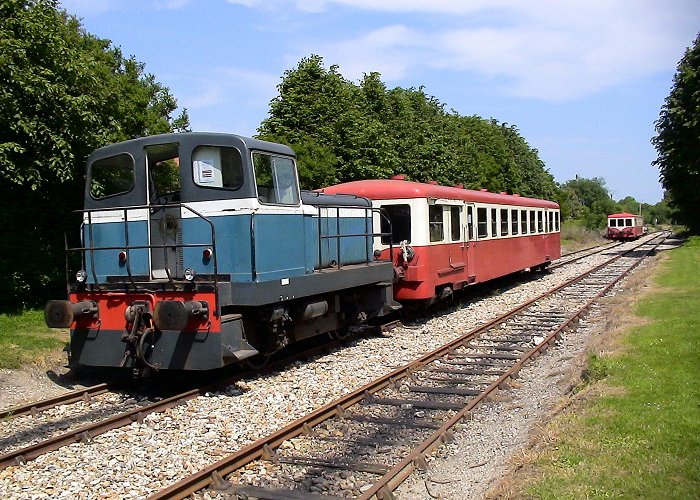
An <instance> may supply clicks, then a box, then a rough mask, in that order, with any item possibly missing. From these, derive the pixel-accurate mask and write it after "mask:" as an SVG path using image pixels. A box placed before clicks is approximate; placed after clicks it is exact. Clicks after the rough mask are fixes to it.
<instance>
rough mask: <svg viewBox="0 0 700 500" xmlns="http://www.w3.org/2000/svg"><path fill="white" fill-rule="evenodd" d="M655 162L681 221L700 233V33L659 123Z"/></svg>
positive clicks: (681, 64) (655, 143) (686, 54)
mask: <svg viewBox="0 0 700 500" xmlns="http://www.w3.org/2000/svg"><path fill="white" fill-rule="evenodd" d="M656 131H657V136H656V137H654V139H653V140H652V142H653V144H654V146H655V147H656V151H657V153H658V157H657V159H656V161H655V164H656V165H657V166H658V167H659V170H660V172H661V181H662V183H663V185H664V187H665V188H666V189H667V190H668V193H669V195H670V201H671V204H672V206H673V207H675V208H676V209H677V217H678V220H679V222H681V223H683V224H685V225H686V226H687V227H688V229H689V230H690V231H691V232H692V233H694V234H700V210H698V200H699V199H700V197H699V196H698V193H700V34H699V35H698V36H697V38H696V39H695V42H694V44H693V47H691V48H689V49H688V50H687V51H686V53H685V55H684V56H683V58H682V59H681V61H680V62H679V63H678V68H677V71H676V75H675V77H674V79H673V88H672V89H671V93H670V95H669V96H668V97H667V98H666V102H665V103H664V106H663V107H662V109H661V114H660V116H659V120H658V121H657V122H656Z"/></svg>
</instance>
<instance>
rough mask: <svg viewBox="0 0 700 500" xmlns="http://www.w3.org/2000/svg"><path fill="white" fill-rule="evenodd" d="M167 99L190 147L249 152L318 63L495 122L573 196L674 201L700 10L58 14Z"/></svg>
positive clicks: (592, 4) (310, 4)
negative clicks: (182, 116)
mask: <svg viewBox="0 0 700 500" xmlns="http://www.w3.org/2000/svg"><path fill="white" fill-rule="evenodd" d="M60 4H61V6H62V7H63V8H64V9H66V10H67V11H68V12H69V13H71V14H73V15H75V16H76V17H78V18H79V19H81V21H82V24H83V26H84V28H85V29H86V31H88V32H90V33H92V34H94V35H96V36H99V37H100V38H107V39H109V40H111V41H112V43H113V45H114V46H117V47H121V49H122V51H123V52H124V54H125V55H127V56H134V57H135V58H136V59H137V60H138V61H140V62H142V63H144V64H145V71H146V72H147V73H151V74H153V75H155V78H156V80H157V81H158V82H160V83H161V84H163V85H165V86H166V87H168V88H169V89H170V91H171V93H172V94H173V95H174V96H175V97H176V98H177V100H178V104H179V105H180V106H181V107H184V108H187V110H188V113H189V117H190V123H191V128H192V130H194V131H210V132H229V133H235V134H239V135H244V136H249V137H250V136H253V135H254V134H256V132H257V128H258V126H259V125H260V122H261V121H262V120H264V119H265V118H266V117H267V115H268V111H269V103H270V101H271V100H272V99H273V98H274V97H275V96H276V95H277V85H278V84H279V83H280V82H281V80H282V78H283V76H284V72H285V71H287V70H290V69H294V68H295V67H296V66H297V65H298V63H299V61H300V60H301V59H302V58H304V57H308V56H310V55H312V54H317V55H320V56H321V57H322V58H323V61H324V64H325V66H326V68H329V67H330V66H331V65H337V66H338V71H339V72H340V73H341V74H342V75H343V76H344V77H345V78H346V79H348V80H350V81H353V82H356V83H357V82H359V80H360V79H361V78H362V76H363V74H365V73H370V72H374V71H376V72H378V73H380V74H381V80H382V81H383V82H384V83H385V84H386V85H387V87H388V88H394V87H402V88H419V87H423V88H424V91H425V92H426V94H428V95H431V96H434V97H435V98H437V99H438V100H439V101H440V102H442V103H444V104H445V108H446V109H447V110H454V111H456V112H457V113H459V114H460V115H465V116H469V115H479V116H481V117H483V118H494V119H496V120H498V121H499V122H502V123H503V122H505V123H507V124H508V125H509V126H510V125H515V126H516V127H517V128H518V130H519V131H520V134H521V135H522V136H523V137H524V138H525V140H526V141H527V142H528V144H530V146H531V147H533V148H535V149H537V150H538V152H539V155H540V158H541V159H542V160H543V161H544V162H545V165H546V167H547V169H548V170H549V172H550V173H551V174H552V175H553V176H554V178H555V180H556V181H557V182H560V183H563V182H566V181H567V180H570V179H574V178H575V177H576V176H577V175H578V176H579V177H585V178H589V179H590V178H593V177H598V178H603V179H605V183H606V186H607V187H608V189H609V190H610V192H611V194H612V196H613V198H614V199H616V200H619V199H622V198H624V197H626V196H633V197H634V198H635V199H637V200H638V201H640V202H645V203H651V204H653V203H656V202H658V201H660V200H661V199H662V197H663V189H662V186H661V184H660V182H659V172H658V169H657V167H655V166H653V165H652V162H653V161H654V160H655V159H656V151H655V150H654V147H653V146H652V144H651V142H650V141H651V138H652V137H654V135H655V129H654V123H655V121H656V120H657V119H658V117H659V112H660V111H661V108H662V106H663V104H664V100H665V98H666V97H667V96H668V95H669V93H670V90H671V88H672V85H673V77H674V75H675V73H676V67H677V64H678V62H679V61H680V59H681V58H682V57H683V54H684V53H685V50H686V48H687V47H689V46H691V45H692V44H693V41H694V39H695V37H696V36H697V34H698V32H699V31H700V2H699V1H697V0H664V1H663V2H662V1H659V0H569V1H567V0H541V1H535V0H464V1H458V0H60Z"/></svg>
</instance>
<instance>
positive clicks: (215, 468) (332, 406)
mask: <svg viewBox="0 0 700 500" xmlns="http://www.w3.org/2000/svg"><path fill="white" fill-rule="evenodd" d="M664 238H665V236H664ZM652 240H653V238H652ZM649 241H651V240H647V241H645V242H643V243H641V244H640V245H639V246H637V247H635V248H633V249H630V250H629V251H628V252H626V253H629V252H632V251H634V250H636V249H637V248H639V247H640V246H642V245H645V244H648V242H649ZM661 241H663V239H662V240H661ZM660 243H661V242H659V243H658V244H660ZM658 244H657V245H658ZM649 251H651V250H649ZM622 256H623V254H621V255H617V256H615V257H613V258H611V259H609V260H607V261H606V262H604V263H602V264H600V265H598V266H595V267H594V268H592V269H590V270H588V271H586V272H585V273H583V274H581V275H579V276H577V277H574V278H572V279H570V280H567V281H566V282H564V283H562V284H560V285H558V286H556V287H554V288H552V289H551V290H549V291H547V292H545V293H542V294H540V295H538V296H537V297H535V298H533V299H530V300H528V301H527V302H525V303H523V304H521V305H519V306H517V307H516V308H514V309H512V310H510V311H508V312H506V313H505V314H503V315H501V316H499V317H497V318H494V319H493V320H491V321H488V322H487V323H485V324H483V325H481V326H479V327H477V328H476V329H473V330H471V331H470V332H468V333H466V334H465V335H462V336H460V337H458V338H456V339H454V340H452V341H451V342H449V343H447V344H445V345H443V346H441V347H439V348H438V349H436V350H434V351H432V352H430V353H427V354H425V355H423V356H421V357H420V358H419V359H417V360H415V361H413V362H411V363H408V364H406V365H404V366H402V367H399V368H397V369H395V370H393V371H392V372H390V373H388V374H386V375H384V376H382V377H379V378H377V379H376V380H374V381H372V382H370V383H368V384H366V385H364V386H362V387H360V388H359V389H356V390H355V391H352V392H351V393H349V394H347V395H345V396H343V397H342V398H340V399H338V400H335V401H333V402H331V403H328V404H327V405H325V406H323V407H321V408H319V409H317V410H315V411H313V412H311V413H309V414H308V415H306V416H305V417H301V418H299V419H297V420H295V421H293V422H291V423H290V424H288V425H286V426H285V427H283V428H281V429H279V430H277V431H275V432H273V433H272V434H270V435H268V436H265V437H262V438H260V439H258V440H257V441H255V442H253V443H250V444H248V445H246V446H245V447H243V448H241V449H240V450H239V451H237V452H235V453H233V454H231V455H229V456H227V457H225V458H223V459H221V460H219V461H218V462H216V463H214V464H211V465H209V466H207V467H205V468H203V469H202V470H200V471H198V472H195V473H194V474H192V475H190V476H187V477H185V478H183V479H182V480H180V481H178V482H176V483H174V484H172V485H170V486H168V487H166V488H164V489H163V490H160V491H158V492H156V493H154V494H153V495H151V496H150V497H149V499H150V500H156V499H158V500H159V499H166V498H167V499H174V498H185V497H187V496H189V495H191V494H192V493H195V492H196V491H199V490H202V489H204V488H206V487H207V486H209V485H211V484H212V483H213V482H214V483H217V482H220V481H221V478H222V477H224V476H226V475H227V474H230V473H231V472H233V471H235V470H237V469H240V468H242V467H243V466H245V465H247V464H249V463H251V462H253V461H255V460H259V459H262V458H264V457H265V456H266V455H269V453H270V450H271V449H274V448H276V447H278V446H280V445H281V444H282V443H283V442H284V441H286V440H288V439H292V438H295V437H297V436H299V435H301V434H303V433H304V432H305V431H306V430H307V429H308V428H309V426H311V427H313V426H315V425H318V424H320V423H322V422H324V421H326V420H328V419H330V418H333V417H336V416H339V415H341V414H343V413H344V412H345V411H346V410H347V408H349V407H351V406H353V405H355V404H357V403H359V402H360V401H362V400H364V399H365V398H366V397H367V395H368V394H370V395H371V394H373V393H375V392H378V391H379V390H381V389H384V388H386V387H388V386H390V385H394V384H395V383H396V382H397V381H399V380H401V379H402V378H405V377H407V376H409V375H410V374H411V373H413V372H414V371H416V370H419V369H420V368H421V367H423V366H424V365H426V364H428V363H430V362H432V361H434V360H436V359H439V358H441V357H444V356H445V355H446V354H448V353H450V352H451V351H453V350H454V349H455V348H457V347H460V346H462V345H464V344H466V343H467V342H468V341H470V340H473V339H475V338H477V337H478V335H479V334H481V333H483V332H485V331H488V330H490V329H492V328H493V327H495V326H497V325H499V324H502V323H504V322H506V321H507V320H508V319H510V318H511V317H513V316H515V315H517V314H518V313H519V312H521V311H523V310H524V309H526V308H528V307H530V306H531V305H533V304H534V303H536V302H538V301H540V300H542V299H544V298H546V297H548V296H550V295H552V294H554V293H556V292H558V291H560V290H562V289H564V288H566V287H569V286H571V285H573V284H576V283H578V282H579V281H581V280H583V279H584V278H586V277H587V276H589V275H591V274H593V273H595V272H596V271H598V270H600V269H603V268H604V267H606V266H608V265H610V264H611V263H612V262H614V261H616V260H618V259H620V258H621V257H622ZM637 262H641V259H639V260H638V261H637ZM630 270H631V269H630ZM627 272H629V270H628V271H627ZM619 279H621V277H619V278H617V279H616V280H613V282H612V283H611V284H610V285H608V286H607V287H606V290H608V289H609V288H610V287H612V286H613V285H614V283H616V282H617V281H618V280H619ZM603 293H605V292H603ZM596 298H597V296H596ZM593 300H595V299H592V300H591V301H590V303H592V301H593ZM589 307H590V304H589V303H587V304H586V306H585V307H584V308H582V309H583V310H582V311H580V312H577V313H576V314H574V315H572V316H571V317H570V318H569V319H568V320H567V323H566V325H567V326H568V324H570V323H571V322H573V321H574V320H575V319H577V318H578V317H580V316H581V315H582V314H583V311H585V309H587V308H589ZM565 328H566V326H561V327H559V328H557V330H556V331H553V332H552V333H551V334H550V335H548V336H547V337H546V338H545V339H544V340H543V341H542V342H541V343H540V344H538V345H537V346H536V347H534V348H533V349H532V350H530V351H529V352H528V353H527V354H525V355H524V357H523V358H522V361H517V362H516V363H515V364H514V365H513V366H512V367H511V369H510V370H509V371H508V372H506V373H503V374H502V375H500V376H499V378H498V379H497V380H496V381H495V382H493V383H492V384H491V385H490V386H489V387H488V388H487V389H486V392H484V393H482V394H481V395H479V396H477V397H476V398H474V399H472V400H470V402H469V403H468V404H467V406H465V408H464V409H463V410H461V411H460V412H459V413H458V414H457V415H459V417H458V418H457V416H455V417H453V418H451V419H449V420H448V421H447V422H446V423H445V424H444V425H443V426H442V427H440V428H439V429H438V430H437V431H435V432H434V433H433V434H432V435H431V437H430V438H429V439H428V440H426V441H424V442H423V443H424V444H422V445H419V448H417V449H416V451H415V452H414V453H411V454H409V456H407V457H406V458H404V459H403V460H401V461H400V462H399V463H398V464H397V465H396V466H394V467H392V468H391V469H390V471H389V472H387V473H386V474H385V476H383V477H382V478H380V480H379V481H377V482H376V483H375V484H374V485H373V486H372V487H371V488H370V489H369V490H367V491H366V492H365V493H363V494H362V495H361V497H360V498H363V499H364V498H371V497H372V496H377V498H390V497H391V494H390V491H393V489H395V488H396V487H397V486H398V484H400V483H401V482H403V480H404V479H405V478H406V477H408V475H409V474H410V472H411V471H412V470H413V468H412V467H413V464H414V462H415V461H416V458H417V457H419V456H423V455H425V454H426V453H427V452H429V451H431V450H432V449H434V448H435V447H437V446H438V445H439V444H440V443H442V442H443V441H444V440H446V439H449V435H450V433H449V432H448V431H449V429H450V428H451V427H452V426H454V425H455V424H456V423H458V422H459V421H461V420H462V418H464V416H465V415H468V413H469V412H470V411H472V410H473V409H474V407H475V406H477V405H478V404H479V403H480V402H481V401H483V400H484V398H486V397H487V396H488V395H489V394H491V393H492V392H494V391H495V390H497V389H498V388H499V387H500V386H502V384H503V383H504V382H506V381H507V380H508V379H509V378H514V377H515V376H516V375H517V373H518V371H519V370H520V369H521V368H522V366H523V364H524V362H525V357H527V359H534V358H535V357H537V356H538V355H539V353H540V352H541V351H544V350H546V349H547V348H548V347H549V345H550V344H551V343H552V342H554V340H556V339H558V338H560V337H561V331H562V330H563V329H565ZM448 423H450V425H449V426H448V425H447V424H448ZM418 450H419V451H418ZM409 457H410V458H409ZM404 469H406V470H407V471H408V472H404ZM409 469H410V470H409ZM394 477H397V478H398V477H402V478H401V479H400V480H398V479H396V480H393V479H392V478H394ZM387 487H389V488H391V489H389V490H387ZM302 493H303V492H302Z"/></svg>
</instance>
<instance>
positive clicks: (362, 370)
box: [0, 249, 619, 499]
mask: <svg viewBox="0 0 700 500" xmlns="http://www.w3.org/2000/svg"><path fill="white" fill-rule="evenodd" d="M618 250H619V249H618ZM607 258H609V256H608V255H606V254H603V255H597V256H592V257H589V258H586V259H584V260H582V261H580V262H579V263H575V264H571V265H569V266H566V267H564V268H558V269H556V270H554V271H553V272H551V273H545V274H541V275H538V276H537V278H536V279H533V280H531V281H527V282H523V283H521V284H519V285H516V286H511V287H510V288H508V289H502V290H498V291H495V292H493V294H492V295H491V296H488V297H485V298H478V299H473V300H471V301H467V300H465V301H464V302H463V303H462V305H461V306H460V307H458V308H452V309H450V310H446V311H443V312H441V313H440V314H438V315H437V316H435V317H432V318H430V319H426V320H421V321H420V322H415V323H409V324H407V325H406V326H404V327H400V328H397V329H395V330H392V331H391V332H389V333H388V334H386V335H384V336H377V337H370V338H359V339H357V340H354V341H352V342H351V343H350V344H349V345H348V346H347V347H344V348H342V349H340V350H338V351H335V352H333V353H332V354H328V355H323V356H319V357H316V358H314V359H311V360H304V361H297V362H295V363H294V364H293V365H292V366H290V367H289V368H287V369H285V370H284V371H282V372H275V373H271V374H265V375H259V376H257V377H254V378H251V379H248V380H245V381H243V382H241V383H238V384H236V385H234V386H229V387H227V388H226V390H225V391H222V392H219V393H212V394H207V395H206V396H204V397H199V398H196V399H193V400H190V401H188V402H186V403H185V404H182V405H180V406H177V407H175V408H172V409H170V410H168V411H166V412H164V413H158V414H151V415H148V416H146V417H145V418H144V419H143V423H142V424H139V423H136V422H135V423H133V424H131V425H129V426H126V427H123V428H121V429H116V430H113V431H109V432H107V433H105V434H102V435H100V436H96V437H95V438H94V439H92V440H91V441H90V442H88V443H75V444H72V445H70V446H67V447H64V448H62V449H60V450H57V451H54V452H50V453H47V454H45V455H43V456H41V457H39V458H37V459H36V460H34V461H31V462H28V463H26V464H24V465H19V466H12V467H8V468H7V469H5V470H3V471H0V497H2V498H18V499H25V498H26V499H42V498H71V499H72V498H143V497H146V496H148V495H149V494H153V493H155V492H157V491H158V490H160V489H162V488H164V487H166V486H168V485H170V484H172V483H174V482H176V481H178V480H180V479H182V478H184V477H185V476H187V475H188V474H191V473H193V472H196V471H197V470H199V469H201V468H204V467H206V466H207V465H210V464H212V463H214V462H216V461H217V460H219V459H221V458H223V457H224V456H225V455H227V454H229V453H231V452H234V451H236V450H239V449H240V448H242V447H243V446H245V445H247V444H249V443H251V442H253V441H255V440H256V439H258V438H260V437H262V436H264V435H266V434H269V433H271V432H273V431H274V430H277V429H279V428H281V427H283V426H285V425H286V424H288V423H290V422H292V421H293V420H295V419H297V418H299V417H301V416H303V415H304V414H306V413H308V412H310V411H312V410H313V409H315V408H319V407H321V406H323V405H325V404H327V403H329V402H331V401H333V400H334V399H336V398H338V397H340V396H341V395H343V394H345V393H347V392H350V391H352V390H355V389H357V388H359V387H361V386H363V385H364V384H366V383H368V382H370V381H371V380H373V379H375V378H377V377H379V376H381V375H383V374H386V373H388V372H390V371H392V370H393V369H394V368H396V367H398V366H401V365H404V364H406V363H408V362H410V361H413V360H414V359H416V358H418V357H419V356H420V355H422V354H424V353H426V352H429V351H432V350H434V349H436V348H437V347H439V346H441V345H443V344H445V343H447V342H449V341H450V340H452V339H454V338H456V337H458V336H461V335H463V334H464V333H466V332H468V331H470V330H472V329H474V328H475V327H477V326H479V325H481V324H483V323H485V322H487V321H489V320H491V319H493V318H494V317H497V316H499V315H501V314H503V313H504V312H505V311H508V310H510V309H512V308H513V307H515V306H516V305H518V304H520V303H522V302H523V301H525V300H527V299H529V298H533V297H535V296H537V295H539V294H541V293H544V292H545V291H546V290H547V289H549V288H551V287H553V286H555V285H557V284H559V283H561V282H563V281H565V280H567V279H569V278H571V277H572V276H574V275H576V274H577V273H578V272H580V271H581V270H583V269H585V268H589V267H591V266H592V265H594V263H595V262H603V261H604V260H606V259H607ZM584 336H585V335H584V334H581V335H578V334H577V335H576V337H577V338H578V337H584ZM566 342H568V340H566V339H565V340H564V344H562V346H561V347H559V348H557V349H556V351H561V353H562V354H561V355H562V357H567V356H568V357H571V356H573V354H572V353H570V352H568V351H567V349H569V347H567V346H566ZM552 359H554V356H553V355H552V354H551V353H550V354H548V355H546V356H542V357H540V358H539V359H538V360H536V361H535V362H534V363H533V364H532V365H531V366H532V368H528V369H527V370H530V369H532V370H536V366H537V365H542V364H543V363H547V362H548V360H550V361H551V360H552ZM560 361H561V360H560ZM555 366H559V365H557V362H555ZM527 370H524V371H523V380H524V387H525V386H526V384H527V380H528V376H529V375H527V373H529V372H528V371H527ZM532 377H534V379H535V380H536V381H539V382H540V387H544V388H547V387H549V388H550V389H549V390H554V389H553V388H554V387H556V386H557V383H556V380H554V381H553V380H548V379H545V380H537V379H538V377H537V375H532ZM540 378H541V377H540ZM520 391H522V388H520V389H518V390H517V391H514V397H517V398H520V397H522V396H519V395H516V394H521V392H520ZM532 391H533V392H532V397H531V398H525V399H528V400H529V399H532V402H531V403H527V404H532V405H542V404H544V403H539V402H537V401H538V399H540V394H541V393H540V392H539V391H540V389H538V388H533V389H532ZM559 395H560V394H559ZM544 397H545V395H542V398H544ZM554 397H558V395H557V396H554ZM525 404H526V403H525V402H523V403H522V405H523V408H520V403H518V404H514V403H512V404H511V406H512V407H511V408H510V409H509V407H508V404H507V403H506V404H505V405H504V406H503V407H500V408H497V407H496V406H494V407H491V406H486V407H484V409H483V410H479V411H478V412H477V414H476V416H475V419H474V421H473V422H472V423H471V424H470V425H482V427H481V428H480V429H479V430H478V432H476V431H472V432H469V433H460V436H461V437H460V438H459V439H458V440H457V442H456V444H452V445H449V446H447V447H446V448H445V449H444V451H441V452H440V453H447V454H449V453H452V452H453V450H455V449H461V448H460V447H465V446H466V445H467V444H468V443H471V442H472V441H473V440H474V439H473V437H474V436H475V435H478V436H480V437H479V440H481V441H482V442H483V444H484V451H483V452H481V454H477V455H474V456H473V457H472V456H471V454H470V455H469V459H468V461H466V462H464V463H463V464H462V468H463V467H464V464H465V463H466V464H467V466H468V467H469V468H468V470H469V471H470V472H469V475H468V476H464V478H465V479H464V481H462V482H463V483H464V484H467V483H469V484H472V483H473V482H476V483H479V482H480V481H482V479H481V478H480V476H479V474H481V473H482V471H481V470H480V469H482V468H484V470H486V468H489V469H490V468H493V466H495V465H497V464H498V463H502V461H504V460H505V459H506V457H507V455H508V454H509V453H510V451H508V449H501V448H500V447H498V446H495V444H494V443H495V442H497V441H503V440H508V441H513V442H516V443H517V442H520V445H522V439H520V438H519V437H518V436H520V434H521V432H522V431H521V430H519V428H520V427H521V423H523V422H522V421H523V420H527V415H530V414H536V413H537V412H535V411H534V410H531V409H530V408H529V407H525V406H524V405H525ZM513 405H514V406H513ZM57 411H60V410H57ZM501 414H508V415H510V416H511V418H512V419H513V420H512V421H511V422H510V423H507V424H503V423H501V422H499V420H498V419H499V418H503V415H501ZM533 418H535V419H536V418H537V417H536V416H535V417H533ZM6 431H7V430H6V429H3V432H6ZM498 432H501V433H506V435H505V436H501V437H500V438H499V437H497V433H498ZM462 439H463V441H461V440H462ZM460 443H462V444H460ZM520 445H516V448H515V449H517V447H518V446H520ZM487 450H490V451H487ZM498 450H501V451H498ZM499 461H500V462H499ZM481 462H485V463H484V464H481ZM480 464H481V465H480ZM487 464H488V467H487ZM472 466H473V468H472ZM416 477H417V479H415V480H409V481H408V482H407V483H406V486H405V487H404V486H402V489H400V490H399V498H421V497H422V496H423V497H426V498H428V496H429V493H428V492H427V491H426V490H425V487H424V486H422V484H423V483H422V482H421V478H420V477H418V476H416ZM432 479H435V478H434V477H433V478H432ZM411 481H414V483H412V482H411ZM415 481H418V482H415ZM460 484H461V483H460ZM453 486H455V485H454V484H438V483H434V484H433V485H432V486H430V487H431V488H434V489H436V490H437V489H438V487H439V488H440V491H444V493H442V494H443V498H469V497H471V496H472V493H467V496H466V497H465V496H460V495H456V496H452V495H451V494H450V493H449V491H451V490H452V487H453ZM420 487H422V488H423V489H422V491H419V490H420ZM454 491H456V489H455V490H454ZM464 491H465V493H466V492H467V491H470V490H464ZM477 494H478V493H477ZM414 495H417V496H414Z"/></svg>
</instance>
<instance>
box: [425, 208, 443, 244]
mask: <svg viewBox="0 0 700 500" xmlns="http://www.w3.org/2000/svg"><path fill="white" fill-rule="evenodd" d="M443 225H444V224H443V214H442V205H430V206H429V207H428V227H429V230H430V241H442V240H444V239H445V230H444V227H443Z"/></svg>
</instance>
